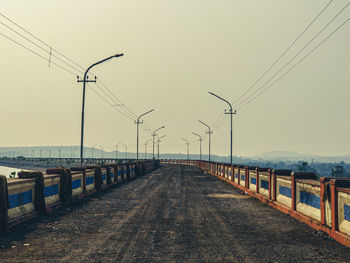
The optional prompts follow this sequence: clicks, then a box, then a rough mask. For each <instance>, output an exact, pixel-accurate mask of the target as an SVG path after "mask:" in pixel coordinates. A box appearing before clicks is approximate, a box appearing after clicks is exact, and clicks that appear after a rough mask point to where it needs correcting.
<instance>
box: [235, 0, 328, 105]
mask: <svg viewBox="0 0 350 263" xmlns="http://www.w3.org/2000/svg"><path fill="white" fill-rule="evenodd" d="M332 2H333V0H331V1H329V2H328V3H327V4H326V5H325V7H323V9H322V10H321V11H320V12H319V13H318V14H317V16H316V17H315V18H314V19H313V20H312V21H311V22H310V23H309V24H308V26H307V27H306V28H305V29H304V30H303V31H302V32H301V33H300V34H299V36H298V37H297V38H296V39H294V41H293V42H292V43H291V44H290V45H289V46H288V47H287V49H286V50H285V51H284V52H283V53H282V54H281V55H280V56H279V57H278V58H277V59H276V60H275V61H274V62H273V63H272V65H271V66H270V67H269V68H268V69H267V70H266V71H265V72H264V73H263V74H262V75H261V76H260V77H259V78H258V79H257V80H256V81H255V82H254V83H253V84H252V85H251V86H250V87H249V88H248V89H247V90H246V91H245V92H244V93H243V94H242V95H241V96H240V97H239V98H238V99H236V100H235V101H234V102H233V104H235V103H237V102H238V101H239V100H240V99H241V98H242V97H243V96H244V95H246V94H247V93H248V92H249V91H250V90H251V89H252V88H254V87H255V86H256V84H257V83H258V82H259V81H260V80H262V79H263V78H264V77H265V76H266V74H267V73H268V72H269V71H270V70H271V69H272V68H273V67H274V66H275V65H276V64H277V63H278V62H279V61H280V60H281V59H282V57H283V56H284V55H285V54H286V53H287V52H288V51H289V50H290V49H291V48H292V47H293V46H294V44H295V43H296V42H297V41H298V40H299V39H300V38H301V36H302V35H304V33H305V32H306V31H307V30H308V29H309V28H310V27H311V25H312V24H313V23H314V22H315V21H316V20H317V19H318V18H319V17H320V16H321V14H322V13H323V12H324V11H325V10H326V9H327V8H328V7H329V5H330V4H331V3H332Z"/></svg>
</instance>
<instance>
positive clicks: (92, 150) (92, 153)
mask: <svg viewBox="0 0 350 263" xmlns="http://www.w3.org/2000/svg"><path fill="white" fill-rule="evenodd" d="M96 145H97V144H94V145H92V147H91V159H94V147H95V146H96Z"/></svg>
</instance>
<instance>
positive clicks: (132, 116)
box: [0, 13, 136, 120]
mask: <svg viewBox="0 0 350 263" xmlns="http://www.w3.org/2000/svg"><path fill="white" fill-rule="evenodd" d="M0 16H2V17H3V18H5V19H6V20H8V21H9V22H11V23H12V24H14V25H15V26H17V27H18V28H20V29H21V30H23V31H24V32H25V33H27V34H28V35H30V36H31V37H33V38H34V39H35V40H37V41H39V42H40V43H42V44H43V45H45V46H46V47H48V48H50V51H48V50H47V49H45V48H44V47H42V46H40V45H39V44H37V43H35V42H34V41H32V40H31V39H29V38H28V37H26V36H24V35H23V34H21V33H20V32H18V31H17V30H15V29H13V28H11V27H10V26H8V25H6V24H5V23H3V22H1V21H0V23H1V24H2V25H3V26H5V27H6V28H8V29H9V30H11V31H13V32H14V33H16V34H17V35H19V36H21V37H22V38H24V39H25V40H27V41H28V42H30V43H31V44H33V45H35V46H36V47H38V48H39V49H41V50H42V51H44V52H45V53H47V54H50V58H49V59H48V58H46V57H44V56H43V55H41V54H39V53H38V52H36V51H34V50H33V49H31V48H29V47H26V46H25V45H23V44H21V43H19V42H18V41H16V40H14V39H13V38H11V37H8V36H6V35H5V34H3V33H0V34H1V35H2V36H4V37H5V38H7V39H8V40H10V41H12V42H14V43H16V44H17V45H19V46H21V47H23V48H25V49H26V50H28V51H30V52H31V53H33V54H35V55H37V56H39V57H40V58H42V59H44V60H46V61H48V62H49V63H52V64H54V65H56V66H57V67H59V68H61V69H63V70H65V71H67V72H69V73H70V74H72V75H77V74H75V73H74V72H73V71H71V70H69V69H67V68H66V67H64V66H61V65H59V64H58V63H56V62H53V61H51V56H53V57H55V58H56V59H58V60H59V61H61V62H62V63H64V64H65V65H67V66H69V67H70V68H72V69H74V70H75V71H77V72H79V73H84V71H83V70H85V68H83V67H82V66H81V65H79V64H78V63H76V62H74V61H73V60H72V59H70V58H68V57H67V56H65V55H64V54H62V53H61V52H59V51H57V50H56V49H54V48H52V46H50V45H49V44H47V43H46V42H44V41H43V40H41V39H40V38H38V37H36V36H35V35H34V34H33V33H31V32H29V31H28V30H26V29H25V28H24V27H22V26H20V25H19V24H17V23H16V22H14V21H13V20H11V19H10V18H8V17H7V16H5V15H4V14H2V13H0ZM52 51H55V52H56V53H57V54H59V55H61V56H62V57H63V58H65V59H66V60H68V61H69V62H71V63H73V64H74V65H76V66H77V67H79V68H80V69H82V70H80V69H78V68H76V67H74V66H72V65H71V64H70V63H68V62H66V61H64V60H63V59H61V58H59V57H58V56H56V55H55V54H52ZM91 75H92V76H96V75H94V74H91ZM98 81H99V83H101V85H102V86H103V87H104V88H105V89H107V91H108V92H109V93H110V94H111V96H113V97H114V98H115V99H116V100H117V101H118V102H119V104H120V106H121V107H120V108H121V110H123V111H121V110H118V109H116V108H114V109H116V110H117V111H118V112H120V113H122V114H123V115H124V116H125V114H124V112H125V113H126V115H130V117H131V119H132V120H133V119H134V118H136V114H135V113H134V112H133V111H132V110H131V109H129V108H128V107H127V106H126V105H125V104H124V103H123V102H122V101H121V100H120V99H119V98H117V97H116V96H115V95H114V94H113V92H112V91H111V90H110V89H109V88H108V87H107V85H105V84H104V83H103V82H102V81H101V80H100V79H98ZM99 88H100V89H101V91H103V89H102V88H101V87H100V86H99ZM103 92H104V91H103ZM104 94H105V95H106V96H107V97H108V98H109V99H111V100H112V101H113V102H115V101H114V99H112V98H111V97H110V96H109V95H108V94H107V93H106V92H104ZM100 97H101V96H100ZM105 101H106V100H105ZM116 104H118V103H116Z"/></svg>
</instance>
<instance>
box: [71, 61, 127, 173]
mask: <svg viewBox="0 0 350 263" xmlns="http://www.w3.org/2000/svg"><path fill="white" fill-rule="evenodd" d="M123 55H124V54H116V55H113V56H110V57H108V58H105V59H103V60H100V61H98V62H96V63H94V64H92V65H91V66H90V67H88V68H87V70H86V71H85V73H84V79H83V80H79V76H78V77H77V78H78V82H83V103H82V110H81V139H80V166H81V167H83V161H84V160H83V159H84V111H85V88H86V83H87V82H96V77H95V80H89V77H88V72H89V70H90V69H92V68H93V67H95V66H97V65H99V64H101V63H103V62H106V61H108V60H110V59H112V58H117V57H121V56H123Z"/></svg>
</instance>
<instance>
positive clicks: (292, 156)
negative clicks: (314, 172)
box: [251, 151, 350, 162]
mask: <svg viewBox="0 0 350 263" xmlns="http://www.w3.org/2000/svg"><path fill="white" fill-rule="evenodd" d="M251 158H252V159H261V160H270V161H301V160H306V161H309V162H310V161H311V160H313V161H314V162H340V161H344V162H350V154H347V155H341V156H322V155H316V154H302V153H297V152H293V151H269V152H264V153H260V154H257V155H254V156H253V157H251Z"/></svg>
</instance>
